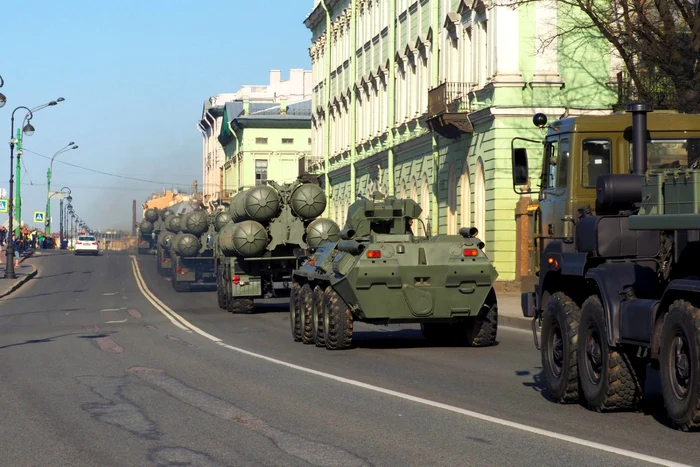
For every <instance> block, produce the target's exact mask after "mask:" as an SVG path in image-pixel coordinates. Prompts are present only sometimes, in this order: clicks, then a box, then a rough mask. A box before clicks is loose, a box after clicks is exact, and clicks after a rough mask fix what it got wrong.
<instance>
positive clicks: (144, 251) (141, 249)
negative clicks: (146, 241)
mask: <svg viewBox="0 0 700 467" xmlns="http://www.w3.org/2000/svg"><path fill="white" fill-rule="evenodd" d="M132 251H133V250H132ZM138 252H139V254H140V255H147V254H148V248H139V249H138Z"/></svg>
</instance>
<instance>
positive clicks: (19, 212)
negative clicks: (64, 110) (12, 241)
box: [10, 97, 65, 237]
mask: <svg viewBox="0 0 700 467" xmlns="http://www.w3.org/2000/svg"><path fill="white" fill-rule="evenodd" d="M64 100H65V99H64V98H63V97H59V98H58V99H56V100H55V101H51V102H48V103H46V104H43V105H39V106H37V107H34V108H33V109H27V110H29V112H30V113H31V114H32V117H33V116H34V113H35V112H38V111H39V110H41V109H45V108H46V107H51V106H54V105H57V104H58V103H59V102H63V101H64ZM25 108H26V107H25ZM28 117H29V114H27V115H26V116H25V117H24V121H26V122H27V124H29V123H28V120H27V118H28ZM29 120H31V117H29ZM23 123H24V122H23ZM32 133H34V131H32ZM26 134H27V136H31V133H26ZM17 141H18V149H17V194H16V198H17V220H18V225H17V227H16V228H15V235H17V236H18V237H19V234H20V230H21V228H22V226H21V225H19V224H21V222H22V184H21V183H20V175H21V173H22V165H21V164H22V163H21V160H20V157H21V155H22V133H21V132H20V131H19V128H18V129H17ZM10 190H12V188H10Z"/></svg>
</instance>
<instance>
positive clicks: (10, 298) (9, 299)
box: [2, 289, 87, 302]
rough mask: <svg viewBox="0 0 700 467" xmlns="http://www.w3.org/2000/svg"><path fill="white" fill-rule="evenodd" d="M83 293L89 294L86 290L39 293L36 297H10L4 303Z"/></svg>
mask: <svg viewBox="0 0 700 467" xmlns="http://www.w3.org/2000/svg"><path fill="white" fill-rule="evenodd" d="M82 292H87V290H85V289H79V290H57V291H55V292H44V293H38V294H34V295H25V296H24V297H9V298H4V299H3V300H2V301H3V302H9V301H11V300H25V299H27V298H36V297H48V296H50V295H55V294H59V293H82Z"/></svg>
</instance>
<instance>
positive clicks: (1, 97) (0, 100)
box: [0, 76, 7, 107]
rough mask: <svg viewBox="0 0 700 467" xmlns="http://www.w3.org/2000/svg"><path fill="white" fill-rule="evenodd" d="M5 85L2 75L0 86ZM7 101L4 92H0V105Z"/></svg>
mask: <svg viewBox="0 0 700 467" xmlns="http://www.w3.org/2000/svg"><path fill="white" fill-rule="evenodd" d="M4 85H5V80H4V79H2V76H0V88H1V87H3V86H4ZM6 103H7V97H5V94H3V93H1V92H0V107H5V104H6Z"/></svg>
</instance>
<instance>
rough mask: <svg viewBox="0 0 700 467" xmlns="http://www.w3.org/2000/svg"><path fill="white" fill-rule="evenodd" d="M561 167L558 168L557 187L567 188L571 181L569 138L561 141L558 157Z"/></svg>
mask: <svg viewBox="0 0 700 467" xmlns="http://www.w3.org/2000/svg"><path fill="white" fill-rule="evenodd" d="M557 162H558V164H557V165H559V169H558V170H557V185H556V188H566V186H567V184H568V183H569V140H568V139H562V140H561V141H560V142H559V155H558V157H557Z"/></svg>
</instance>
